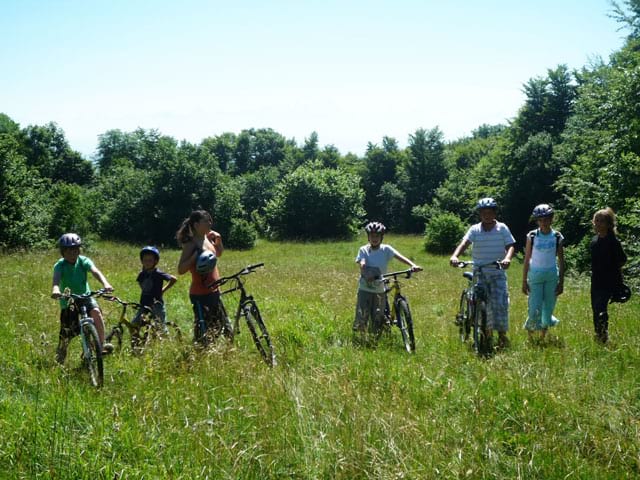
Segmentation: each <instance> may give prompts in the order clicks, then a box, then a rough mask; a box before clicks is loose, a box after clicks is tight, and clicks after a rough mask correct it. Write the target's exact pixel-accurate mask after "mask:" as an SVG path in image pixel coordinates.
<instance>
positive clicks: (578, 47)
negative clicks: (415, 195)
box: [0, 0, 624, 157]
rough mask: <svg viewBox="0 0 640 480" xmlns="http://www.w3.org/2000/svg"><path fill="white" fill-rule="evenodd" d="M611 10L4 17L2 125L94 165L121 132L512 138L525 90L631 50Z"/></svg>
mask: <svg viewBox="0 0 640 480" xmlns="http://www.w3.org/2000/svg"><path fill="white" fill-rule="evenodd" d="M610 10H611V6H610V3H609V2H608V1H607V0H535V1H528V2H513V1H502V0H487V1H483V2H480V1H462V0H460V1H449V2H443V1H432V0H423V1H418V0H389V1H387V0H384V1H376V0H370V1H361V0H356V1H348V0H342V1H334V0H323V1H303V0H300V1H278V0H274V1H271V2H259V1H243V0H238V1H235V2H220V1H201V0H182V1H180V2H176V1H175V0H172V1H168V0H154V1H137V0H111V1H102V2H97V1H92V0H85V1H75V0H67V1H62V0H61V1H54V0H50V1H45V0H42V1H35V0H2V2H1V3H0V32H1V33H0V38H1V39H2V41H1V42H0V66H1V68H2V72H1V73H0V112H3V113H6V114H7V115H9V116H10V117H11V118H12V119H13V120H15V121H17V122H18V123H20V125H21V126H22V127H26V126H27V125H33V124H37V125H42V124H45V123H48V122H50V121H53V122H56V123H57V124H58V125H59V126H60V127H61V128H62V129H63V130H64V132H65V135H66V137H67V139H68V140H69V143H70V144H71V146H72V148H74V149H76V150H78V151H80V152H81V153H83V154H84V155H86V156H88V157H90V156H91V155H92V154H93V153H94V151H95V147H96V144H97V139H98V135H99V134H101V133H104V132H106V131H107V130H110V129H116V128H117V129H120V130H123V131H131V130H134V129H135V128H137V127H142V128H145V129H152V128H153V129H158V130H159V131H160V132H161V133H163V134H166V135H170V136H172V137H174V138H176V139H178V140H182V139H186V140H188V141H190V142H194V143H199V142H200V141H201V140H202V139H203V138H206V137H208V136H213V135H218V134H221V133H223V132H235V133H238V132H239V131H240V130H242V129H244V128H252V127H254V128H263V127H264V128H266V127H270V128H273V129H274V130H276V131H278V132H279V133H281V134H283V135H284V136H285V137H287V138H295V139H296V140H297V141H298V143H302V142H303V141H304V139H305V138H306V137H308V136H309V134H310V133H311V132H312V131H316V132H318V135H319V139H320V144H321V145H326V144H334V145H335V146H336V147H338V149H339V150H340V151H341V152H342V153H347V152H348V151H351V152H354V153H357V154H362V153H363V152H364V150H365V148H366V145H367V142H373V143H380V142H381V141H382V137H383V136H385V135H387V136H391V137H395V138H396V139H397V140H398V142H399V143H400V145H401V146H405V145H406V143H407V139H408V136H409V135H410V134H411V133H413V132H414V131H415V130H416V129H417V128H433V127H435V126H438V127H439V128H440V129H441V130H442V131H443V132H444V135H445V138H446V139H447V140H453V139H455V138H458V137H461V136H464V135H468V134H469V133H470V132H471V131H472V130H473V129H474V128H476V127H478V126H479V125H481V124H482V123H488V124H495V123H505V122H506V121H508V119H510V118H513V117H514V116H515V115H516V114H517V111H518V108H519V107H520V106H521V105H522V102H523V100H524V96H523V94H522V85H523V83H525V82H526V81H527V80H528V79H530V78H532V77H535V76H544V75H546V71H547V69H549V68H555V67H556V66H557V65H558V64H561V63H564V64H567V65H568V66H569V67H570V68H580V67H582V66H584V65H587V64H588V63H589V62H590V61H591V60H593V59H596V58H598V57H602V58H604V59H605V60H606V59H607V58H608V56H609V54H610V53H611V52H613V51H615V50H617V49H619V48H620V47H621V46H622V44H623V41H624V40H623V37H624V32H622V31H620V32H619V31H617V28H618V25H617V24H616V23H615V22H614V21H613V20H612V19H610V18H608V17H607V13H608V12H609V11H610Z"/></svg>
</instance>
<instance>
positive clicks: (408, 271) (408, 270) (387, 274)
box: [382, 268, 415, 280]
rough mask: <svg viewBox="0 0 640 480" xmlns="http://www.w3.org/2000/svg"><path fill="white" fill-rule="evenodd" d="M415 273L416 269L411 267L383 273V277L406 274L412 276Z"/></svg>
mask: <svg viewBox="0 0 640 480" xmlns="http://www.w3.org/2000/svg"><path fill="white" fill-rule="evenodd" d="M413 273H415V272H414V270H413V269H411V268H408V269H407V270H400V271H397V272H391V273H385V274H384V275H382V279H383V280H385V279H387V278H391V277H397V276H399V275H406V276H407V278H411V275H412V274H413Z"/></svg>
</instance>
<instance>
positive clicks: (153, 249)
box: [140, 245, 160, 262]
mask: <svg viewBox="0 0 640 480" xmlns="http://www.w3.org/2000/svg"><path fill="white" fill-rule="evenodd" d="M145 253H151V254H152V255H153V256H154V257H156V262H158V261H160V250H158V249H157V248H156V247H154V246H152V245H147V246H146V247H142V250H140V260H142V256H143V255H144V254H145Z"/></svg>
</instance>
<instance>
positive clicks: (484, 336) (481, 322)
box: [455, 262, 502, 357]
mask: <svg viewBox="0 0 640 480" xmlns="http://www.w3.org/2000/svg"><path fill="white" fill-rule="evenodd" d="M468 265H472V266H473V272H464V273H463V274H462V275H463V277H464V278H466V279H467V281H468V282H469V283H468V285H467V287H466V288H465V289H464V290H462V293H461V294H460V303H459V305H458V313H457V314H456V320H455V324H456V325H457V326H458V329H459V335H460V340H461V341H462V342H466V341H467V340H468V339H469V336H470V335H473V349H474V351H475V352H476V354H478V355H479V356H483V357H486V356H489V355H491V353H492V352H493V339H492V338H491V337H490V336H489V335H488V331H487V330H488V328H487V298H488V296H487V293H488V292H487V286H486V285H485V283H484V280H483V275H482V272H483V270H484V269H487V268H494V269H495V268H497V269H498V270H501V269H502V264H501V263H500V262H491V263H488V264H485V265H475V264H474V263H473V262H459V263H458V265H457V267H458V268H464V267H466V266H468Z"/></svg>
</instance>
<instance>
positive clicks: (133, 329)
mask: <svg viewBox="0 0 640 480" xmlns="http://www.w3.org/2000/svg"><path fill="white" fill-rule="evenodd" d="M102 298H104V299H105V300H108V301H110V302H115V303H118V304H120V305H121V306H122V310H121V311H120V318H119V319H118V323H117V324H116V325H115V326H114V327H113V328H112V329H111V331H110V332H109V333H108V334H107V336H106V337H105V341H106V342H111V341H112V340H113V339H115V346H116V348H117V349H121V348H122V338H123V336H124V329H125V328H126V329H127V330H128V331H129V335H130V337H131V351H132V352H133V353H134V354H140V353H142V352H143V351H144V349H145V347H146V346H147V345H148V344H149V343H150V342H151V341H152V340H153V339H164V338H170V339H173V338H175V339H178V340H179V339H181V338H182V332H181V331H180V327H178V325H176V324H175V323H174V322H166V323H163V322H162V319H161V318H160V317H159V316H158V315H156V314H155V312H154V311H153V309H152V308H151V307H148V306H146V305H140V304H139V303H135V302H125V301H123V300H121V299H120V298H118V297H116V296H113V295H103V296H102ZM129 307H131V308H133V309H134V310H135V311H137V312H139V313H140V314H139V315H137V318H134V319H133V320H129V319H128V318H127V308H129Z"/></svg>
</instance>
